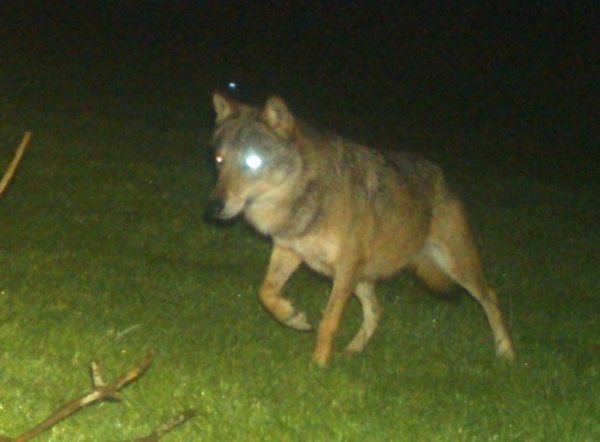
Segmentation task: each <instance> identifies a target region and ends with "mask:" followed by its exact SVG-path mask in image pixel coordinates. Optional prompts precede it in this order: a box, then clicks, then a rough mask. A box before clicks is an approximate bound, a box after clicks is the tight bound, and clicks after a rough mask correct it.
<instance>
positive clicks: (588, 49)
mask: <svg viewBox="0 0 600 442" xmlns="http://www.w3.org/2000/svg"><path fill="white" fill-rule="evenodd" d="M599 9H600V6H599V3H598V2H595V1H589V2H586V1H565V2H553V1H528V2H508V1H498V2H483V1H482V2H479V1H469V2H447V1H438V2H430V1H418V2H403V1H393V2H376V1H365V2H363V1H353V2H339V3H338V2H311V1H304V2H285V1H274V2H267V1H260V2H235V1H208V2H201V1H196V2H192V1H186V2H184V1H169V2H167V1H164V2H159V1H146V2H131V1H103V2H88V1H80V2H62V1H54V2H48V1H46V2H39V1H38V2H26V1H3V2H2V3H1V4H0V20H1V22H0V43H1V44H0V70H1V71H10V73H9V74H7V73H6V72H3V74H4V75H3V77H2V78H3V79H4V83H5V84H2V85H0V86H1V88H2V91H0V93H2V94H6V95H8V96H14V97H15V99H16V98H18V97H17V96H18V94H27V93H30V94H31V93H33V92H32V91H31V89H32V88H34V87H37V88H38V89H39V88H40V87H41V88H42V89H43V88H44V85H45V84H47V87H49V88H54V89H56V88H60V87H65V94H67V93H69V94H73V93H77V92H73V91H81V93H82V94H84V95H85V94H88V95H89V96H90V97H93V95H94V94H98V95H100V96H101V95H104V94H109V95H114V96H120V97H121V102H120V103H121V106H124V107H132V108H133V107H135V106H139V102H138V101H135V100H133V99H132V100H128V97H134V96H140V95H144V96H146V97H156V103H158V102H160V97H168V98H169V99H170V100H172V101H174V102H177V101H180V102H181V111H182V112H185V111H186V110H191V109H192V107H193V108H195V112H197V114H196V115H194V117H197V118H198V120H199V121H198V126H201V125H206V124H207V122H210V121H211V119H212V109H211V104H210V94H211V92H212V90H214V89H215V88H224V87H226V85H227V83H228V82H229V81H235V82H236V83H237V84H238V89H237V90H236V91H235V92H234V95H236V96H238V97H240V98H242V99H247V100H251V101H254V102H260V101H261V100H263V99H264V98H265V97H266V96H267V95H268V94H270V93H278V94H280V95H282V96H283V97H284V98H286V99H287V101H288V102H289V104H290V105H291V107H292V108H293V109H294V111H295V112H296V113H297V114H299V115H300V116H302V117H304V118H305V119H307V120H310V121H312V122H317V123H319V124H321V125H324V126H328V127H332V128H334V129H336V130H337V131H340V132H342V133H344V134H347V135H349V136H351V137H354V138H356V139H358V140H360V141H366V142H369V143H373V144H386V145H387V144H394V145H398V146H399V147H407V148H411V149H416V150H428V149H446V150H447V152H448V153H449V154H450V155H454V154H456V156H460V157H462V158H464V157H465V156H469V155H472V156H473V157H474V158H476V159H477V161H484V162H486V161H487V162H489V163H490V164H496V165H498V164H500V166H501V167H503V168H505V169H507V170H510V171H514V172H516V173H520V174H532V175H535V176H539V177H541V178H543V179H546V180H564V179H565V178H567V177H568V178H569V179H571V180H572V181H574V182H577V183H578V184H586V183H587V184H594V183H595V182H596V181H598V176H599V175H600V174H598V173H597V171H596V169H597V164H598V159H599V156H598V149H599V147H600V127H599V115H600V112H599V111H600V106H599V101H600V98H599V97H600V86H599V84H600V81H599V80H600V56H599V52H600V14H599ZM48 72H51V73H52V74H48ZM7 78H8V79H10V83H11V84H6V82H7V80H6V79H7ZM36 78H37V79H38V80H37V81H36ZM57 85H58V86H57ZM61 85H62V86H61ZM11 94H12V95H11ZM39 102H40V105H42V104H43V102H44V94H43V93H40V94H39Z"/></svg>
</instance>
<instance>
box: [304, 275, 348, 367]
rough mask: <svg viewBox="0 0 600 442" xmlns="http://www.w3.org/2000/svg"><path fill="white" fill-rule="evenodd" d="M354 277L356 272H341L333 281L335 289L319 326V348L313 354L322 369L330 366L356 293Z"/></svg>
mask: <svg viewBox="0 0 600 442" xmlns="http://www.w3.org/2000/svg"><path fill="white" fill-rule="evenodd" d="M354 277H355V275H354V271H351V272H340V274H338V275H336V276H335V278H334V280H333V289H332V291H331V296H330V297H329V302H328V303H327V307H326V308H325V312H324V313H323V319H322V320H321V324H319V332H318V334H317V347H316V348H315V352H314V353H313V361H314V362H316V363H317V365H319V366H320V367H327V366H328V365H329V359H330V358H331V351H332V349H333V341H334V340H335V335H336V334H337V331H338V328H339V326H340V320H341V317H342V313H343V311H344V308H345V307H346V304H347V303H348V299H350V297H351V296H352V292H353V291H354V285H355V283H354V279H355V278H354Z"/></svg>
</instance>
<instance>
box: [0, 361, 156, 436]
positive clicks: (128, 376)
mask: <svg viewBox="0 0 600 442" xmlns="http://www.w3.org/2000/svg"><path fill="white" fill-rule="evenodd" d="M153 357H154V351H153V350H149V351H148V353H147V354H146V357H145V358H144V359H143V360H142V361H140V362H139V363H138V365H136V366H135V367H134V368H133V369H131V370H130V371H128V372H127V373H125V374H124V375H122V376H119V377H118V378H116V379H115V380H113V381H112V382H111V383H109V384H106V383H105V382H104V380H103V379H102V372H101V370H100V366H99V365H98V363H97V362H92V382H93V391H92V392H91V393H89V394H86V395H85V396H83V397H81V398H79V399H75V400H74V401H72V402H69V403H68V404H67V405H65V406H63V407H61V408H60V409H59V410H58V411H56V412H54V413H53V414H52V415H50V416H49V417H48V418H47V419H46V420H45V421H44V422H42V423H41V424H39V425H36V426H35V427H34V428H32V429H31V430H29V431H27V432H25V433H23V434H21V435H20V436H17V437H15V438H13V439H10V438H5V437H0V442H27V441H29V440H31V439H33V438H34V437H36V436H38V435H39V434H41V433H43V432H44V431H46V430H48V429H49V428H51V427H53V426H54V425H56V424H57V423H58V422H60V421H62V420H63V419H65V418H67V417H69V416H70V415H72V414H73V413H75V412H76V411H79V410H81V409H82V408H83V407H85V406H86V405H89V404H92V403H94V402H98V401H101V400H104V399H114V400H121V395H120V393H119V390H120V389H121V388H123V387H124V386H125V385H126V384H128V383H129V382H131V381H134V380H136V379H138V378H139V377H140V376H141V375H142V374H143V373H144V372H145V371H146V370H147V369H148V367H149V366H150V363H151V362H152V358H153Z"/></svg>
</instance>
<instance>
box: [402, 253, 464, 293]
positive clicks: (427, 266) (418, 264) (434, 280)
mask: <svg viewBox="0 0 600 442" xmlns="http://www.w3.org/2000/svg"><path fill="white" fill-rule="evenodd" d="M412 269H413V270H414V272H415V273H416V274H417V276H418V277H419V279H420V280H421V281H423V283H424V284H425V285H426V286H427V287H428V288H430V289H431V290H433V291H434V292H437V293H447V292H449V291H450V290H452V288H454V286H455V285H456V283H455V282H454V281H453V280H452V278H450V276H448V274H447V273H446V272H444V271H443V270H442V269H441V268H440V267H439V266H438V265H437V264H436V263H435V261H433V259H432V258H431V257H429V256H427V255H423V256H420V257H419V258H418V259H417V260H416V261H414V262H413V263H412Z"/></svg>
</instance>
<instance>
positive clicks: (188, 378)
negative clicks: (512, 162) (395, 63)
mask: <svg viewBox="0 0 600 442" xmlns="http://www.w3.org/2000/svg"><path fill="white" fill-rule="evenodd" d="M22 68H23V69H21V67H19V66H15V67H14V72H21V71H23V72H25V71H26V70H29V71H31V69H30V68H31V66H22ZM40 69H43V72H42V75H41V76H37V77H36V76H31V77H27V78H35V79H34V80H28V81H26V82H19V78H18V76H17V74H15V73H14V72H13V73H12V74H10V73H6V72H4V73H3V74H2V75H3V76H2V77H0V82H1V84H2V89H3V91H6V93H5V94H4V95H3V96H2V97H0V170H1V171H2V173H3V171H4V170H5V169H6V167H7V166H8V164H9V162H10V160H11V159H12V155H13V152H14V149H15V148H16V146H17V144H18V142H19V141H20V139H21V136H22V134H23V132H24V131H25V130H28V129H29V130H32V131H33V132H34V135H33V140H32V143H31V145H30V147H29V150H28V151H27V152H26V154H25V158H24V161H23V162H22V164H21V166H20V169H19V171H18V173H17V176H16V177H15V179H14V181H13V182H12V184H11V187H10V188H9V190H8V192H7V193H6V194H5V195H4V196H3V197H2V199H1V200H0V232H1V233H0V263H1V267H0V268H1V271H0V436H1V435H3V436H16V435H18V434H20V433H21V432H24V431H25V430H27V429H28V428H30V427H31V426H32V425H33V424H35V423H37V422H40V421H42V420H43V419H44V418H45V417H46V416H48V415H49V414H50V413H51V412H52V411H54V410H56V409H57V408H58V407H59V406H61V405H63V404H65V403H67V402H68V401H70V400H71V399H74V398H76V397H78V396H81V395H83V394H85V393H86V392H87V391H89V389H90V388H91V381H90V370H89V363H90V361H91V360H93V359H97V360H98V361H99V362H100V363H101V364H102V366H103V367H104V371H105V377H106V378H107V379H112V378H114V377H116V376H118V375H120V374H122V373H123V372H125V371H126V370H128V369H129V368H131V367H132V366H133V364H135V363H136V362H137V361H138V360H139V359H140V358H142V357H143V355H144V354H145V352H146V350H147V349H149V348H153V349H155V350H156V356H155V359H154V361H153V364H152V366H151V367H150V369H149V370H148V371H147V372H146V374H145V375H144V376H143V377H142V378H141V379H140V380H138V381H136V382H134V383H132V384H131V385H129V386H128V387H127V388H125V389H124V390H123V396H124V401H123V402H122V403H110V402H102V403H101V404H97V405H93V406H90V407H88V408H86V409H84V410H82V411H80V412H79V413H78V414H76V415H75V416H73V417H71V418H69V419H67V420H65V421H64V422H62V423H60V424H58V425H57V426H55V427H54V428H53V429H52V430H50V431H48V432H47V433H45V434H44V435H43V436H41V437H40V440H43V441H119V440H127V439H133V438H136V437H142V436H144V435H146V434H148V433H149V432H150V431H151V430H152V429H153V428H154V427H156V426H157V425H159V424H160V423H162V422H164V421H165V420H167V419H168V418H170V417H171V416H172V415H174V414H175V413H177V412H179V411H182V410H185V409H189V408H193V409H195V410H196V411H197V413H198V414H197V416H196V417H195V418H194V419H192V420H191V421H190V422H188V423H186V424H185V425H183V426H181V427H179V428H177V429H176V430H174V431H173V432H171V433H169V434H168V435H166V436H165V437H164V440H165V441H173V442H176V441H250V440H252V441H453V442H454V441H512V440H514V441H577V442H582V441H594V440H600V420H599V418H598V416H599V415H600V333H599V331H600V283H599V281H600V278H599V277H598V258H597V256H598V254H597V253H598V247H599V246H600V232H599V229H598V226H599V221H600V216H599V212H598V197H597V195H598V188H597V187H596V188H594V187H593V186H591V185H590V186H588V187H582V186H578V185H570V183H568V182H566V183H557V182H551V181H545V180H540V179H536V178H532V177H527V176H526V175H524V174H517V173H511V171H510V170H507V169H506V168H503V167H495V166H494V165H492V164H483V161H484V159H481V158H480V159H479V160H478V162H476V163H469V161H466V160H464V157H463V160H460V161H459V160H457V159H456V157H454V156H453V155H451V154H450V152H449V151H445V150H443V149H438V150H435V149H434V150H432V152H431V154H432V156H433V157H434V158H435V159H436V161H437V162H438V163H440V164H441V165H442V166H443V167H444V168H445V169H446V170H447V172H448V176H449V179H450V181H451V183H452V184H453V185H454V187H455V188H457V190H458V191H459V192H460V193H461V194H462V195H463V197H464V199H465V201H466V203H467V206H468V208H469V212H470V214H471V218H472V223H473V225H474V226H475V230H476V232H477V233H478V237H479V238H480V244H481V249H482V254H483V256H484V261H485V263H486V271H487V275H488V279H489V280H490V282H491V284H492V285H494V286H495V287H496V288H497V291H498V293H499V296H500V297H501V300H502V302H503V306H504V311H505V316H506V319H507V322H508V325H509V328H510V329H511V331H512V333H513V337H514V340H515V345H516V349H517V352H518V353H519V359H518V361H517V362H516V363H515V364H514V365H511V366H509V365H507V364H504V363H501V362H500V361H498V360H496V358H495V356H494V350H493V342H492V337H491V331H490V330H489V327H488V325H487V323H486V321H485V317H484V314H483V311H482V310H481V308H480V307H479V305H478V304H476V303H475V302H474V301H473V300H472V299H470V298H469V297H467V296H459V297H457V298H453V299H452V300H450V301H448V300H440V299H438V298H436V297H433V296H431V295H429V294H427V292H426V291H425V290H424V289H423V288H422V287H421V286H420V285H419V284H418V283H415V282H414V281H413V279H412V278H411V277H409V276H407V275H401V276H400V277H398V278H396V279H394V280H392V281H389V282H385V283H382V284H381V285H380V286H379V294H380V299H381V302H382V305H383V308H384V310H385V314H384V318H383V320H382V323H381V326H380V328H379V330H378V332H377V333H376V335H375V336H374V338H373V340H372V341H371V343H370V345H369V346H368V348H367V350H366V352H365V354H364V355H361V356H358V357H355V358H345V357H343V356H342V355H341V354H339V350H340V349H341V348H343V346H344V345H345V344H346V343H347V342H348V340H349V339H350V338H351V336H352V335H353V333H354V332H355V330H356V328H357V327H358V325H359V321H360V310H359V306H358V303H352V304H351V305H350V307H349V309H348V310H347V311H346V313H345V316H344V322H343V324H342V330H341V332H340V336H339V339H338V347H337V348H338V352H337V353H336V355H335V357H334V360H333V365H332V367H331V368H330V369H328V370H324V371H323V370H319V369H316V368H315V367H313V366H312V365H311V364H310V363H309V361H310V355H311V352H312V347H313V344H314V335H313V334H311V333H307V334H302V333H298V332H294V331H292V330H288V329H286V328H284V327H282V326H280V325H279V324H277V323H276V322H275V321H274V320H273V319H272V318H271V317H269V316H268V314H267V313H266V312H265V311H263V309H262V308H261V306H260V304H259V301H258V298H257V291H258V287H259V284H260V282H261V279H262V276H263V273H264V271H265V268H266V264H267V260H268V255H269V248H270V247H269V243H268V241H267V240H266V239H264V238H261V237H260V236H258V235H257V234H255V233H254V232H253V231H252V230H251V229H249V228H248V227H246V226H245V225H244V224H243V223H240V222H237V223H233V224H232V225H229V226H225V227H223V226H216V225H212V224H209V223H206V222H205V221H204V218H203V210H204V202H205V200H206V198H207V196H208V194H209V192H210V190H211V186H212V183H213V179H214V176H213V170H212V161H211V158H210V153H209V152H208V150H207V149H208V148H207V145H206V139H207V138H208V136H209V134H210V131H211V125H212V118H213V116H212V109H211V107H210V102H209V101H208V99H209V95H208V94H207V93H206V90H204V89H203V87H205V86H204V85H203V84H200V85H198V86H196V87H197V89H196V90H192V91H189V93H178V91H177V90H176V89H173V90H172V89H164V88H163V89H161V87H156V88H153V86H152V85H147V86H145V87H140V88H139V90H135V89H133V88H130V87H125V86H123V87H121V86H120V85H119V84H116V83H111V86H110V87H108V86H106V83H102V82H99V83H94V81H95V80H90V81H89V82H87V83H86V82H83V83H80V82H78V81H76V80H68V79H64V77H63V76H61V72H60V71H59V70H58V69H54V68H53V67H52V66H45V67H43V68H40ZM86 74H90V73H86V72H84V73H81V78H83V77H85V75H86ZM74 75H75V77H76V78H77V74H74ZM86 78H90V79H93V78H95V77H93V76H89V77H86ZM98 81H100V80H98ZM200 83H201V82H200ZM82 84H84V85H83V86H82ZM208 87H209V85H206V88H207V89H208ZM202 99H205V100H206V101H200V100H202ZM316 102H317V103H318V101H316ZM340 129H341V130H343V127H341V128H340ZM482 142H483V144H484V147H485V143H488V144H493V140H483V141H482ZM492 148H493V146H490V149H492ZM479 156H480V157H482V156H483V155H481V153H479ZM329 287H330V285H329V282H328V281H327V280H325V279H323V278H321V277H319V276H317V275H315V274H313V273H311V272H309V271H307V270H302V271H300V272H299V273H298V274H297V275H295V276H294V277H293V279H292V281H291V282H290V284H289V286H288V287H287V288H286V290H287V293H288V294H289V296H290V298H292V299H293V300H294V301H295V302H296V303H297V304H298V305H300V306H302V307H303V308H304V309H305V310H306V311H307V312H308V314H309V316H310V318H311V319H312V320H313V322H316V321H318V318H319V316H320V311H321V309H322V308H323V307H324V305H325V302H326V296H327V294H328V290H329Z"/></svg>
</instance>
